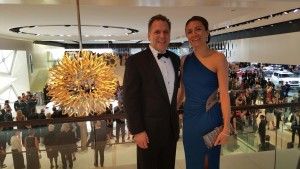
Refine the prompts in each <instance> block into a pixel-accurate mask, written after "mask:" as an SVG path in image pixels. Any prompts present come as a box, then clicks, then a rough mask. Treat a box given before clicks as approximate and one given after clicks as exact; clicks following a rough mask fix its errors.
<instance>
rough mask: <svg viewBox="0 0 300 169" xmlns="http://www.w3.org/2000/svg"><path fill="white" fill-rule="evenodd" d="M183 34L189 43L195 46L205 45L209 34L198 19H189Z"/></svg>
mask: <svg viewBox="0 0 300 169" xmlns="http://www.w3.org/2000/svg"><path fill="white" fill-rule="evenodd" d="M185 34H186V37H187V38H188V40H189V42H190V44H191V45H192V46H193V47H194V48H196V47H198V46H202V45H206V41H207V38H208V35H209V32H208V30H205V27H204V25H203V24H202V22H200V21H191V22H190V23H188V25H187V26H186V28H185Z"/></svg>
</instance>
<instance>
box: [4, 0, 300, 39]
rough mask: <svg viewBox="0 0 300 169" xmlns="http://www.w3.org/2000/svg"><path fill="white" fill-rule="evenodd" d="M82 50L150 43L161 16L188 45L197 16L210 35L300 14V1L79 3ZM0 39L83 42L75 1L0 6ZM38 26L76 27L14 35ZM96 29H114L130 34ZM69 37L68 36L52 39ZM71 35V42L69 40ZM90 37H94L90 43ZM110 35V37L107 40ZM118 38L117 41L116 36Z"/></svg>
mask: <svg viewBox="0 0 300 169" xmlns="http://www.w3.org/2000/svg"><path fill="white" fill-rule="evenodd" d="M79 3H80V20H81V25H94V27H92V26H89V27H87V26H83V27H82V28H81V32H82V35H83V36H82V41H83V44H89V43H93V44H96V43H108V42H107V41H108V40H110V41H113V43H136V42H137V41H140V40H141V41H142V43H146V42H148V39H147V31H148V28H147V24H148V20H149V19H150V18H151V17H152V16H154V15H156V14H163V15H165V16H167V17H168V18H169V19H170V21H171V23H172V28H171V41H172V42H183V41H186V38H185V33H184V26H185V22H186V21H187V20H188V19H189V18H191V17H192V16H194V15H200V16H203V17H205V18H206V19H207V20H208V21H209V23H210V29H211V30H213V29H218V28H221V27H225V26H227V25H233V24H237V23H241V22H245V21H248V20H253V19H256V18H260V17H263V16H269V15H271V14H275V13H278V12H282V11H286V10H291V9H295V8H300V0H79ZM299 18H300V11H299V12H296V13H294V12H291V13H289V14H287V15H281V16H277V17H273V18H269V19H264V20H260V21H257V22H254V23H250V24H246V25H241V26H238V27H234V28H229V29H226V30H221V31H216V32H212V34H213V35H216V34H222V33H226V32H232V31H236V30H242V29H247V28H251V27H257V26H262V25H268V24H272V23H277V22H282V21H287V20H292V19H299ZM0 22H1V23H0V36H1V37H6V38H12V39H22V40H28V41H35V40H39V41H49V40H64V43H74V42H73V41H80V39H79V36H78V35H79V33H78V27H77V25H78V18H77V6H76V0H0ZM33 25H40V26H43V25H75V26H73V27H64V26H58V27H53V26H52V27H49V26H48V27H34V28H26V29H22V31H25V32H28V33H34V34H47V35H49V36H43V35H40V36H35V35H26V34H20V33H19V34H17V33H13V32H10V31H9V29H10V28H13V27H23V26H33ZM97 26H115V27H126V28H132V29H136V30H138V31H139V32H138V33H136V34H130V35H125V34H126V33H128V32H129V31H128V30H125V29H115V28H109V29H105V28H103V27H97ZM50 35H64V36H50ZM67 35H68V36H67ZM85 35H89V37H86V36H85ZM108 35H111V36H108ZM115 35H117V36H115Z"/></svg>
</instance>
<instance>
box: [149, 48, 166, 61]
mask: <svg viewBox="0 0 300 169" xmlns="http://www.w3.org/2000/svg"><path fill="white" fill-rule="evenodd" d="M149 48H150V50H151V52H152V54H153V56H154V57H155V59H157V54H158V53H159V52H158V51H157V50H155V49H154V48H153V47H152V46H151V45H149ZM166 52H167V51H165V52H164V53H166Z"/></svg>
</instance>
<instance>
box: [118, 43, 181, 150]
mask: <svg viewBox="0 0 300 169" xmlns="http://www.w3.org/2000/svg"><path fill="white" fill-rule="evenodd" d="M167 53H168V55H169V56H170V59H171V61H172V64H173V68H174V72H175V82H174V92H173V98H172V102H171V103H170V101H169V97H168V94H167V89H166V86H165V83H164V79H163V76H162V73H161V71H160V68H159V66H158V64H157V62H156V60H155V58H154V56H153V54H152V52H151V50H150V48H147V49H146V50H144V51H141V52H139V53H137V54H135V55H133V56H131V57H129V58H128V59H127V60H126V69H125V74H124V81H123V82H124V84H123V101H124V102H123V103H124V111H125V113H126V118H127V122H128V128H129V130H130V132H131V134H133V135H135V134H138V133H140V132H143V131H146V132H147V134H148V137H149V142H150V144H151V145H162V144H167V141H168V139H170V138H174V139H175V140H176V141H177V140H178V136H179V122H178V114H177V111H176V104H177V91H178V87H179V80H180V77H179V74H180V73H179V65H180V59H179V57H178V56H177V55H176V54H174V53H172V52H170V51H167Z"/></svg>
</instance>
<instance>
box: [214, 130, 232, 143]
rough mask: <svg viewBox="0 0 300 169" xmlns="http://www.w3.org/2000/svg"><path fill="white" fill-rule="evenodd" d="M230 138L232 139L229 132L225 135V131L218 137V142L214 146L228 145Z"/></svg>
mask: <svg viewBox="0 0 300 169" xmlns="http://www.w3.org/2000/svg"><path fill="white" fill-rule="evenodd" d="M229 137H230V133H229V132H228V133H225V132H224V131H222V132H221V133H220V134H219V135H218V137H217V139H216V141H215V143H214V146H217V145H221V144H226V143H227V142H228V140H229Z"/></svg>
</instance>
